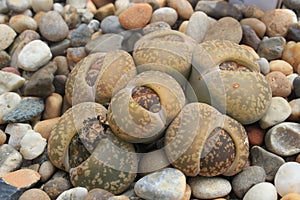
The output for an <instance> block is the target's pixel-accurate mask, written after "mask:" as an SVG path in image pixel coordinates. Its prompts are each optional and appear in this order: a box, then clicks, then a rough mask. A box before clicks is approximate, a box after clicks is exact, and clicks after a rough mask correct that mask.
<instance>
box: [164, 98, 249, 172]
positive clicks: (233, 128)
mask: <svg viewBox="0 0 300 200" xmlns="http://www.w3.org/2000/svg"><path fill="white" fill-rule="evenodd" d="M165 151H166V154H167V156H168V158H169V160H170V162H171V163H172V165H173V166H174V167H175V168H178V169H179V170H181V171H182V172H183V173H184V174H185V175H187V176H196V175H199V174H200V175H202V176H217V175H221V174H223V175H226V176H233V175H235V174H237V173H238V172H240V171H241V170H242V169H243V167H244V165H245V164H246V162H247V161H248V156H249V142H248V137H247V133H246V131H245V129H244V127H243V125H242V124H240V123H239V122H238V121H236V120H234V119H232V118H230V117H228V116H227V115H223V114H221V113H220V112H218V111H217V110H216V109H215V108H213V107H212V106H210V105H208V104H205V103H198V102H197V103H190V104H187V105H186V106H184V107H183V109H182V111H181V112H180V113H179V114H178V116H177V117H176V118H175V119H174V120H173V122H172V123H171V124H170V126H169V127H168V129H167V131H166V135H165Z"/></svg>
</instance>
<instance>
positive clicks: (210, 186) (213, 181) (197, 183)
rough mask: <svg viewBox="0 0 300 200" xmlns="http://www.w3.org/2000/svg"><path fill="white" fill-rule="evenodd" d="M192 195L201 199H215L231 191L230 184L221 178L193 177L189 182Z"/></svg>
mask: <svg viewBox="0 0 300 200" xmlns="http://www.w3.org/2000/svg"><path fill="white" fill-rule="evenodd" d="M188 183H189V185H190V186H191V190H192V194H193V196H194V197H196V198H199V199H215V198H218V197H223V196H226V195H228V194H229V193H230V191H231V189H232V188H231V185H230V182H229V181H228V180H226V179H224V178H221V177H201V176H196V177H192V178H190V179H189V181H188Z"/></svg>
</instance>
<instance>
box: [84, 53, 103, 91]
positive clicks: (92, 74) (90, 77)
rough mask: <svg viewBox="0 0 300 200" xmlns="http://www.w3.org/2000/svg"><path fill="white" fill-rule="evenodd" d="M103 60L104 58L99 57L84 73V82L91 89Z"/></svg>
mask: <svg viewBox="0 0 300 200" xmlns="http://www.w3.org/2000/svg"><path fill="white" fill-rule="evenodd" d="M103 60H104V57H99V58H98V59H97V60H96V61H95V62H94V63H93V64H92V65H90V67H89V69H88V71H87V73H86V76H85V81H86V83H87V84H88V85H89V86H91V87H93V86H94V85H95V83H96V81H97V78H98V75H99V72H100V71H101V69H102V67H103Z"/></svg>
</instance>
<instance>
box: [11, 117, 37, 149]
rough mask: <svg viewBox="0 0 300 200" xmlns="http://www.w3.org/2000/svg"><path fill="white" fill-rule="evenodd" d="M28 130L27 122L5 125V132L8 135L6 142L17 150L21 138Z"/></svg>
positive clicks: (29, 128) (29, 127)
mask: <svg viewBox="0 0 300 200" xmlns="http://www.w3.org/2000/svg"><path fill="white" fill-rule="evenodd" d="M28 130H32V128H31V126H30V125H29V124H23V123H10V124H8V125H7V126H6V129H5V133H7V134H8V135H10V137H9V140H8V144H9V145H11V146H13V147H14V148H15V149H17V150H19V149H20V147H21V145H20V142H21V139H22V138H23V136H24V135H25V133H26V132H27V131H28Z"/></svg>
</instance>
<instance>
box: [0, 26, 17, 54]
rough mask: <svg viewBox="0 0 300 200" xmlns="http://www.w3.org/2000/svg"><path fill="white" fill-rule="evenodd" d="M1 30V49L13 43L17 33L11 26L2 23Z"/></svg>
mask: <svg viewBox="0 0 300 200" xmlns="http://www.w3.org/2000/svg"><path fill="white" fill-rule="evenodd" d="M0 32H1V37H0V50H4V49H6V48H7V47H9V46H10V45H11V44H12V43H13V41H14V39H15V37H16V36H17V34H16V32H15V31H14V30H13V29H12V28H11V27H10V26H8V25H6V24H0Z"/></svg>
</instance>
